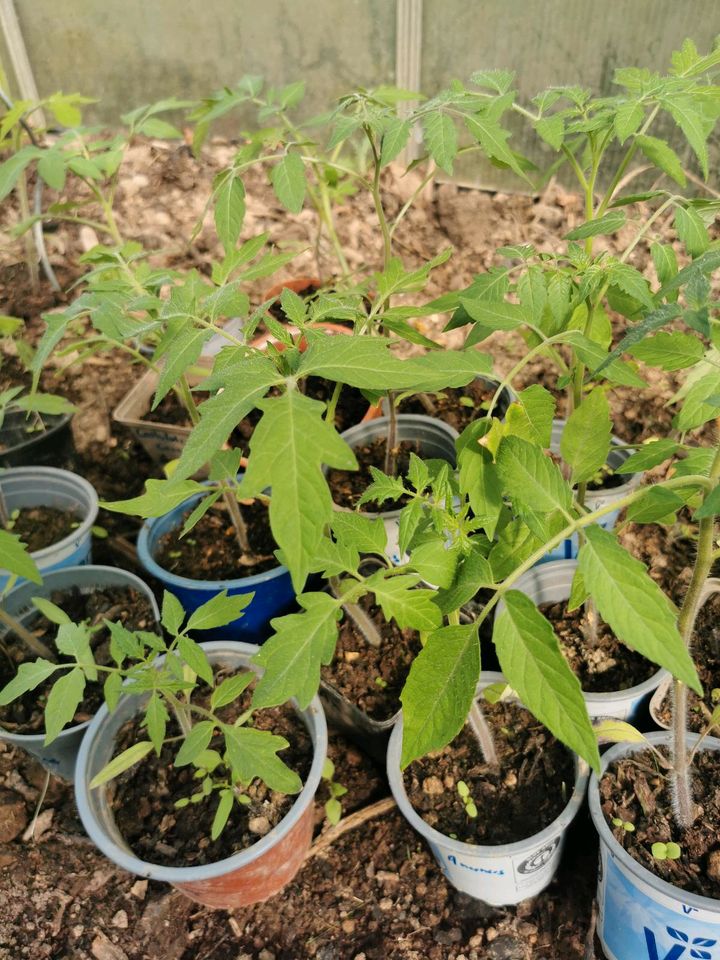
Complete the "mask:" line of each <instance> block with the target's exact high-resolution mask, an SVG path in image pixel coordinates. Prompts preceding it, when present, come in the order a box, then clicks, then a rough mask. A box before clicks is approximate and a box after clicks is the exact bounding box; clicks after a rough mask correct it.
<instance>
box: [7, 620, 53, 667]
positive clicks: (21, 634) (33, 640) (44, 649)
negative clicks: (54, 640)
mask: <svg viewBox="0 0 720 960" xmlns="http://www.w3.org/2000/svg"><path fill="white" fill-rule="evenodd" d="M0 623H4V624H5V626H6V627H8V628H9V629H10V630H12V632H13V633H14V634H15V636H16V637H17V638H18V639H19V640H21V641H22V642H23V643H24V644H25V646H26V647H27V649H28V651H29V652H30V653H32V654H34V655H35V656H36V657H40V658H41V659H43V660H49V661H50V662H51V663H57V657H56V656H55V654H54V653H53V652H52V650H51V649H50V648H49V647H48V646H46V645H45V644H44V643H43V642H42V640H38V638H37V637H36V636H34V635H33V634H32V633H30V631H29V630H28V629H27V627H24V626H23V625H22V624H21V623H20V621H19V620H16V619H15V617H13V616H12V615H11V614H9V613H8V612H7V611H6V610H4V609H3V607H0Z"/></svg>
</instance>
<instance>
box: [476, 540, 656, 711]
mask: <svg viewBox="0 0 720 960" xmlns="http://www.w3.org/2000/svg"><path fill="white" fill-rule="evenodd" d="M577 565H578V562H577V559H574V560H548V561H547V562H546V563H541V564H538V565H537V566H535V567H531V569H530V570H527V571H526V572H525V573H524V574H523V575H522V577H519V578H518V580H517V582H516V583H515V584H514V586H513V589H514V590H519V592H520V593H525V591H524V590H522V589H521V588H519V587H518V583H521V582H522V580H523V579H524V578H525V577H526V576H529V575H531V574H532V576H533V577H540V578H541V579H542V578H544V577H546V576H548V575H549V574H551V573H552V572H553V571H556V572H559V573H565V572H567V573H570V571H571V570H572V571H573V573H574V571H575V570H576V569H577ZM570 582H572V576H570ZM569 596H570V589H569V584H568V597H569ZM504 609H505V603H504V602H503V601H502V600H500V601H499V603H498V604H497V606H496V607H495V610H494V612H493V619H494V618H495V617H497V616H499V615H500V614H501V613H502V611H503V610H504ZM621 642H622V641H621ZM646 659H647V658H646ZM668 677H670V672H669V671H668V670H666V669H665V667H658V669H657V670H656V671H655V673H652V674H651V675H650V676H649V677H648V678H647V680H643V681H642V683H636V684H635V686H634V687H625V688H624V689H623V690H608V691H605V692H604V693H599V692H597V691H586V690H582V695H583V699H584V700H585V701H586V703H597V704H601V705H602V704H608V705H609V703H610V702H611V701H613V700H627V699H628V698H631V699H633V700H635V699H636V698H638V697H644V696H645V695H646V694H648V693H652V692H653V691H654V690H655V689H656V688H657V686H658V684H660V683H662V682H663V681H664V680H665V679H667V678H668Z"/></svg>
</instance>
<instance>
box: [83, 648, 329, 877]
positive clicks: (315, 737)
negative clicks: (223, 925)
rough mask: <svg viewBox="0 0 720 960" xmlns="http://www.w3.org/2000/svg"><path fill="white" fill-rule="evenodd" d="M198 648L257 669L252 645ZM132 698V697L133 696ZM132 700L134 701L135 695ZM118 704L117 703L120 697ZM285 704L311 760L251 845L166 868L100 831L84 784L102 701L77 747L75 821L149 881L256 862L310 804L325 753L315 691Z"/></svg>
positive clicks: (102, 717)
mask: <svg viewBox="0 0 720 960" xmlns="http://www.w3.org/2000/svg"><path fill="white" fill-rule="evenodd" d="M202 647H203V649H204V650H205V651H206V652H207V653H209V654H217V655H218V658H221V657H222V654H223V653H226V654H227V653H230V654H233V653H234V654H236V655H237V654H240V655H241V656H240V659H241V660H242V661H243V665H244V666H246V667H249V668H250V669H252V670H254V671H255V672H256V673H257V672H258V670H257V668H256V667H255V666H254V665H253V664H252V663H250V658H251V657H252V656H254V655H255V653H257V651H258V650H259V649H260V647H258V646H257V645H256V644H251V643H242V642H239V641H233V640H215V641H210V642H208V643H204V644H202ZM131 696H132V695H131ZM126 699H127V698H125V697H124V698H123V700H126ZM133 699H136V698H135V697H133ZM137 699H138V700H139V699H140V698H137ZM120 702H121V703H122V700H121V701H120ZM290 703H291V704H292V705H293V706H294V708H295V710H296V711H297V713H298V715H299V717H300V718H301V719H302V721H303V722H304V723H305V726H306V729H307V731H308V734H309V736H310V738H311V740H312V741H313V759H312V763H311V766H310V770H309V772H308V775H307V778H306V780H305V783H304V784H303V787H302V790H301V791H300V793H299V794H298V795H297V797H296V799H295V801H294V802H293V804H292V806H291V808H290V810H289V811H288V812H287V814H286V815H285V816H284V817H283V818H282V820H281V821H280V822H279V823H278V824H277V825H276V826H274V827H273V828H272V830H270V832H269V833H267V834H265V836H264V837H261V838H260V839H259V840H258V841H257V842H256V843H254V844H252V846H250V847H245V849H243V850H240V851H239V852H238V853H234V854H233V855H232V856H230V857H226V858H225V859H224V860H217V861H215V862H214V863H205V864H201V865H199V866H194V867H168V866H163V865H161V864H155V863H150V862H149V861H147V860H141V859H140V858H139V857H138V856H136V855H135V854H134V853H132V852H131V851H130V849H129V847H128V849H127V850H125V849H123V848H122V847H121V846H119V844H117V843H116V842H115V841H114V840H113V838H112V837H111V836H109V834H108V833H106V831H105V828H104V827H103V826H102V825H101V824H100V822H99V820H98V818H97V817H96V816H95V814H94V812H93V809H92V804H91V803H90V802H89V799H88V798H89V785H88V777H87V773H88V771H87V766H88V759H89V754H90V749H91V747H92V745H93V741H94V740H95V738H96V736H97V734H98V732H99V730H100V729H101V728H102V726H103V725H104V723H105V721H106V720H107V717H108V708H107V704H106V703H103V705H102V706H101V707H100V709H99V710H98V712H97V713H96V715H95V717H94V718H93V719H92V720H91V721H90V726H89V728H88V730H87V732H86V734H85V736H84V738H83V741H82V744H81V746H80V750H79V751H78V758H77V763H76V766H75V795H76V798H77V806H78V812H79V813H80V819H81V820H82V823H83V826H84V827H85V830H86V831H87V834H88V836H89V837H90V839H91V840H92V841H93V843H94V844H95V846H96V847H97V848H98V849H99V850H100V851H101V852H102V853H104V854H105V856H106V857H108V859H110V860H112V861H113V863H116V864H118V866H120V867H122V868H123V869H124V870H127V871H128V872H130V873H134V874H136V875H138V876H141V877H147V878H148V879H150V880H163V881H165V882H167V883H171V884H175V885H177V884H184V883H192V882H195V881H199V880H209V879H211V878H214V877H220V876H224V875H225V874H228V873H233V872H234V871H236V870H238V869H239V868H241V867H245V866H247V865H248V864H250V863H253V862H254V861H256V860H257V859H258V858H259V857H261V856H262V855H263V854H264V853H266V852H267V851H268V850H269V849H270V848H271V847H273V846H274V845H275V844H276V843H277V842H278V841H279V840H281V839H282V838H283V837H284V836H286V834H288V833H289V832H290V830H292V828H293V827H294V826H295V825H296V824H297V822H298V821H299V820H300V818H301V817H302V816H303V815H304V813H305V811H306V809H307V807H308V806H309V804H311V803H312V802H313V800H314V797H315V793H316V791H317V788H318V786H319V785H320V780H321V777H322V768H323V764H324V762H325V756H326V753H327V739H328V735H327V724H326V722H325V714H324V713H323V709H322V706H321V704H320V701H319V699H318V697H317V695H315V696H314V697H313V699H312V700H311V701H310V704H309V706H308V707H307V709H306V710H300V709H299V708H298V706H297V703H296V701H295V699H294V698H293V699H292V700H291V701H290ZM118 706H119V704H118ZM116 709H117V708H116ZM136 712H137V711H134V713H136ZM310 717H312V721H313V724H312V725H313V726H314V731H313V730H312V729H311V724H310V723H309V722H308V720H309V718H310Z"/></svg>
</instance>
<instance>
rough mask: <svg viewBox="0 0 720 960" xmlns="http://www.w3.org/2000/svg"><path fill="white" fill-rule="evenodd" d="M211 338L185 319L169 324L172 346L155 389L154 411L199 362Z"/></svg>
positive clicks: (169, 348)
mask: <svg viewBox="0 0 720 960" xmlns="http://www.w3.org/2000/svg"><path fill="white" fill-rule="evenodd" d="M209 336H210V331H209V330H206V329H204V328H203V327H200V328H197V327H193V326H192V325H190V324H188V323H187V321H186V320H185V318H184V317H181V318H178V319H176V320H172V321H170V322H168V327H167V337H168V338H170V340H171V344H170V345H169V347H168V349H167V355H166V357H165V362H164V363H163V365H162V369H161V371H160V378H159V380H158V385H157V387H156V388H155V396H154V397H153V402H152V408H151V409H152V410H155V408H156V407H157V406H158V404H159V403H160V401H161V400H162V399H163V397H164V396H165V395H166V394H167V393H169V391H170V390H172V388H173V387H174V386H175V384H176V383H177V382H178V381H179V380H180V379H181V377H183V376H184V375H185V374H186V373H187V370H188V369H189V367H191V366H192V365H193V364H194V363H195V362H196V361H197V359H198V358H199V356H200V354H201V353H202V348H203V345H204V344H205V341H206V340H207V339H208V337H209ZM159 349H160V348H158V350H159Z"/></svg>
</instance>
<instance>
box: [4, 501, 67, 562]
mask: <svg viewBox="0 0 720 960" xmlns="http://www.w3.org/2000/svg"><path fill="white" fill-rule="evenodd" d="M79 522H80V519H79V517H78V516H77V515H76V514H75V513H72V512H71V511H70V510H58V508H57V507H25V508H23V509H22V510H19V511H18V513H17V516H15V517H14V518H13V524H12V532H13V533H14V534H15V535H16V536H18V537H20V539H21V540H22V541H23V543H25V544H26V545H27V548H28V550H29V551H30V553H34V552H35V551H36V550H43V549H44V548H45V547H50V546H52V545H53V544H54V543H60V541H61V540H64V539H65V537H69V536H70V534H71V533H72V532H73V530H75V529H76V528H77V527H78V525H79Z"/></svg>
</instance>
